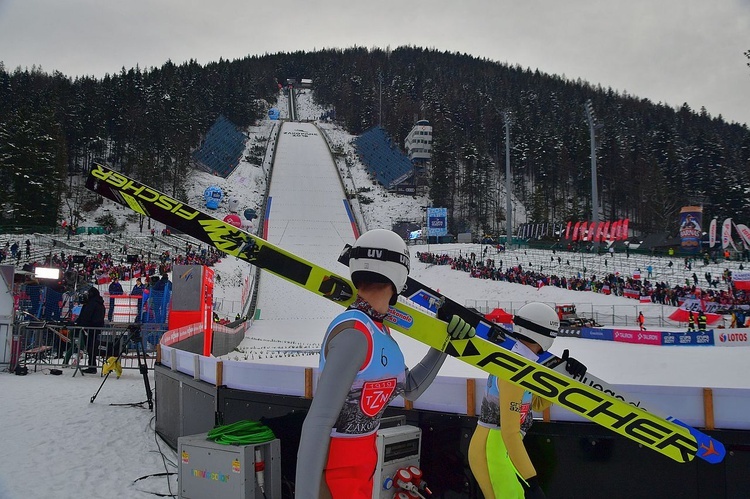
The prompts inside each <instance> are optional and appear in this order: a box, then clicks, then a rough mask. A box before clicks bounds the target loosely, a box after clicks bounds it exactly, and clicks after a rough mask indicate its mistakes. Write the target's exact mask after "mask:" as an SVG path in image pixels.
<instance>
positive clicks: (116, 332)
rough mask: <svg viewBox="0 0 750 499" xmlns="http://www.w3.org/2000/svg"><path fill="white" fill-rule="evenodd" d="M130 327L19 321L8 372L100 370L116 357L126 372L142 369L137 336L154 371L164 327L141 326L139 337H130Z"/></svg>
mask: <svg viewBox="0 0 750 499" xmlns="http://www.w3.org/2000/svg"><path fill="white" fill-rule="evenodd" d="M129 326H131V325H130V324H120V323H118V324H112V325H111V326H108V327H102V328H93V327H80V326H74V325H69V324H64V323H54V322H47V321H27V322H17V323H15V324H14V327H13V337H12V339H11V346H10V366H9V370H10V371H14V370H15V369H16V367H26V368H28V369H29V370H33V371H36V370H38V369H40V368H44V367H71V368H75V369H76V370H78V369H79V368H84V369H85V368H87V367H96V368H97V369H98V370H100V369H101V368H102V366H103V365H104V364H105V363H106V362H107V359H108V358H110V357H117V356H119V357H120V365H121V367H122V368H123V369H139V365H138V358H137V356H136V344H135V341H136V339H135V338H137V337H140V342H141V346H142V347H143V350H142V351H143V356H144V357H145V359H143V360H144V361H145V363H146V365H147V367H148V368H149V369H153V367H154V363H155V362H156V346H157V345H158V344H159V340H160V339H161V336H162V334H164V325H163V324H142V325H139V326H140V328H141V329H140V334H139V335H132V334H130V333H131V330H130V329H129ZM98 372H101V371H98ZM74 375H75V374H74Z"/></svg>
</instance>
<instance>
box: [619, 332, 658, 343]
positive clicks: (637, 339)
mask: <svg viewBox="0 0 750 499" xmlns="http://www.w3.org/2000/svg"><path fill="white" fill-rule="evenodd" d="M613 337H614V340H615V341H620V342H623V343H636V344H639V345H661V333H660V332H657V331H632V330H628V329H615V330H614V331H613Z"/></svg>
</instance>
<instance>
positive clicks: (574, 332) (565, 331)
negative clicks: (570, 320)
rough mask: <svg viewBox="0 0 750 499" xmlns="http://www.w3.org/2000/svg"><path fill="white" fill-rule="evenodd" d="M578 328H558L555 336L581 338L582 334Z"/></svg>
mask: <svg viewBox="0 0 750 499" xmlns="http://www.w3.org/2000/svg"><path fill="white" fill-rule="evenodd" d="M581 335H582V333H581V330H580V329H573V328H565V327H563V328H560V330H559V331H557V336H567V337H569V338H581V337H582V336H581Z"/></svg>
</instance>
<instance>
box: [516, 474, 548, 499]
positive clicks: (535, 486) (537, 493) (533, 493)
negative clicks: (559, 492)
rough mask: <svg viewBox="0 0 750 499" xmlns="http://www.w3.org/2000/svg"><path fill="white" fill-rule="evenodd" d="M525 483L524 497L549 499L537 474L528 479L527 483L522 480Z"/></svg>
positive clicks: (527, 498) (525, 498) (526, 498)
mask: <svg viewBox="0 0 750 499" xmlns="http://www.w3.org/2000/svg"><path fill="white" fill-rule="evenodd" d="M521 484H522V485H523V497H524V499H547V496H546V495H545V494H544V491H543V490H542V486H541V485H539V479H538V478H537V477H536V476H532V477H531V478H527V479H526V483H523V482H521Z"/></svg>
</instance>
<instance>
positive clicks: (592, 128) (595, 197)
mask: <svg viewBox="0 0 750 499" xmlns="http://www.w3.org/2000/svg"><path fill="white" fill-rule="evenodd" d="M583 107H584V109H585V110H586V119H588V122H589V134H590V135H591V221H592V222H593V223H594V226H595V227H596V230H597V231H598V230H599V189H598V187H597V182H596V130H597V129H599V128H601V125H600V124H598V123H597V122H596V116H594V106H593V104H592V103H591V99H589V100H587V101H586V103H585V104H584V106H583ZM595 236H596V234H594V235H593V237H589V241H592V240H593V241H592V242H593V243H594V246H593V247H594V248H598V247H599V243H598V242H597V241H596V240H595Z"/></svg>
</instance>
